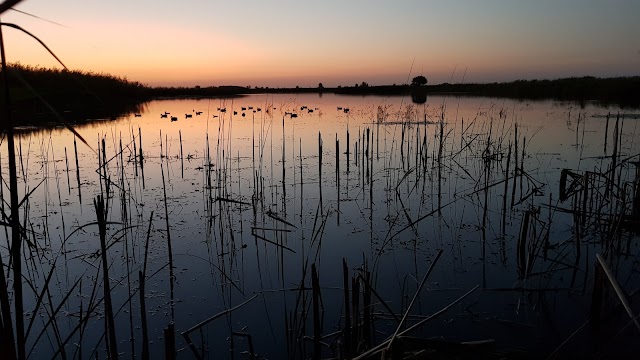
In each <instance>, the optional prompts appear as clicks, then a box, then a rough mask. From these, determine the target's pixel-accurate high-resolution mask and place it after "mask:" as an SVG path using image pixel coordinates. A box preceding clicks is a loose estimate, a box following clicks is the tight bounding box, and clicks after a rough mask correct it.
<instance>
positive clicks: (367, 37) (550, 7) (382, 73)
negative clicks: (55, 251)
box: [2, 0, 640, 86]
mask: <svg viewBox="0 0 640 360" xmlns="http://www.w3.org/2000/svg"><path fill="white" fill-rule="evenodd" d="M16 9H18V10H21V11H24V12H27V13H29V14H32V15H36V16H38V17H40V18H41V19H38V18H34V17H31V16H29V15H25V14H22V13H19V12H16V11H8V12H6V13H5V14H3V17H2V21H3V22H10V23H15V24H18V25H20V26H22V27H24V28H25V29H26V30H28V31H30V32H32V33H33V34H34V35H36V36H38V37H40V38H41V39H42V40H43V41H44V42H45V43H46V44H47V45H48V46H49V47H50V48H51V49H52V50H53V51H54V52H55V53H56V54H57V55H58V56H59V57H60V58H61V59H62V61H64V62H65V64H66V65H67V66H68V67H69V68H71V69H79V70H91V71H95V72H106V73H111V74H114V75H119V76H125V77H127V78H128V79H130V80H136V81H140V82H142V83H145V84H148V85H153V86H155V85H169V86H194V85H201V86H208V85H226V84H234V85H243V86H296V85H299V86H317V84H318V83H319V82H322V83H323V84H324V86H337V85H353V84H354V83H360V82H362V81H366V82H368V83H369V84H372V85H383V84H394V83H395V84H402V83H406V82H407V79H409V78H410V77H413V76H416V75H420V74H423V75H425V76H426V77H427V78H428V79H429V83H432V84H437V83H442V82H461V81H464V82H493V81H509V80H515V79H531V78H539V79H540V78H545V79H553V78H558V77H568V76H584V75H593V76H599V77H608V76H621V75H622V76H625V75H640V40H639V39H640V21H638V15H639V14H640V1H638V0H608V1H599V0H564V1H562V0H536V1H524V0H522V1H516V0H484V1H478V0H458V1H455V0H450V1H444V0H442V1H439V0H438V1H435V0H434V1H430V0H422V1H418V0H416V1H409V0H405V1H379V0H339V1H334V0H323V1H304V0H271V1H266V0H255V1H254V0H242V1H215V0H191V1H163V0H110V1H98V0H59V1H51V0H26V1H24V2H22V3H20V4H19V5H18V6H17V7H16ZM43 19H46V20H43ZM3 31H4V35H5V42H6V53H7V58H8V60H9V61H10V62H20V63H23V64H29V65H40V66H46V67H50V66H55V62H54V60H53V59H52V58H51V56H50V55H48V53H47V52H46V51H45V50H44V49H43V48H42V47H41V46H40V45H38V44H37V43H36V42H35V41H33V40H31V39H30V38H29V37H27V36H26V35H23V34H21V33H19V32H18V31H16V30H15V29H10V28H4V29H3Z"/></svg>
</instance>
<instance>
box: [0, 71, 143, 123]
mask: <svg viewBox="0 0 640 360" xmlns="http://www.w3.org/2000/svg"><path fill="white" fill-rule="evenodd" d="M7 78H8V81H9V93H10V98H11V109H12V115H13V117H14V122H15V124H16V125H18V126H20V125H34V124H45V123H51V122H55V123H59V122H60V121H62V120H64V121H65V122H69V123H74V122H78V121H83V120H85V119H87V118H93V119H98V118H110V117H114V116H116V115H118V114H120V113H124V112H134V111H137V110H138V109H139V108H140V104H141V103H142V102H144V101H146V100H149V99H150V96H149V89H148V88H147V87H146V86H144V85H143V84H141V83H139V82H135V81H129V80H127V79H124V78H120V77H116V76H113V75H109V74H98V73H92V72H82V71H69V70H64V69H62V70H61V69H47V68H42V67H34V66H27V65H21V64H12V65H10V66H9V68H8V77H7ZM0 91H4V88H2V90H0Z"/></svg>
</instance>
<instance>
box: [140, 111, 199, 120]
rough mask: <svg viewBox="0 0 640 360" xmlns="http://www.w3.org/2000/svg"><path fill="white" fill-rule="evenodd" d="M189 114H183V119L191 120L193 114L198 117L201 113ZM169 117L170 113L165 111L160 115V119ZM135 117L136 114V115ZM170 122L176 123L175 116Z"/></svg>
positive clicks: (176, 118)
mask: <svg viewBox="0 0 640 360" xmlns="http://www.w3.org/2000/svg"><path fill="white" fill-rule="evenodd" d="M191 112H192V113H191V114H184V118H185V119H188V118H192V117H193V113H195V114H196V116H198V115H202V111H195V110H191ZM169 115H171V113H170V112H168V111H165V112H164V113H162V114H160V118H169ZM136 116H137V114H136ZM171 121H178V117H177V116H171Z"/></svg>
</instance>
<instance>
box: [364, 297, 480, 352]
mask: <svg viewBox="0 0 640 360" xmlns="http://www.w3.org/2000/svg"><path fill="white" fill-rule="evenodd" d="M479 287H480V285H476V286H475V287H473V289H471V290H469V291H467V292H466V293H465V294H464V295H462V296H460V297H459V298H457V299H456V300H455V301H454V302H452V303H451V304H449V305H447V306H445V307H444V308H442V309H440V310H439V311H437V312H435V313H434V314H433V315H431V316H429V317H426V318H424V319H422V320H420V321H418V322H417V323H415V324H414V325H412V326H411V327H409V328H407V329H406V330H404V331H402V332H400V333H398V334H397V335H396V337H401V336H404V335H405V334H408V333H410V332H411V331H413V330H415V329H417V328H418V327H420V326H422V325H424V324H425V323H427V322H429V321H431V320H433V319H435V318H436V317H438V316H440V315H442V314H443V313H445V312H446V311H447V310H449V309H450V308H452V307H453V306H455V305H456V304H458V303H459V302H460V301H462V300H463V299H464V298H466V297H467V296H469V295H470V294H471V293H473V292H474V291H476V290H477V289H478V288H479ZM389 341H391V338H389V339H388V340H385V341H383V342H382V343H380V344H378V345H377V346H375V347H373V348H371V349H369V350H368V351H366V352H365V353H363V354H360V355H359V356H357V357H356V358H354V359H353V360H362V359H366V358H369V357H370V356H371V355H373V354H375V353H377V352H379V351H381V350H382V349H383V348H386V347H387V344H388V343H389Z"/></svg>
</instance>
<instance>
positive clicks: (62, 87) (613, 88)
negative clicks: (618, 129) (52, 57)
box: [0, 64, 640, 126]
mask: <svg viewBox="0 0 640 360" xmlns="http://www.w3.org/2000/svg"><path fill="white" fill-rule="evenodd" d="M8 78H9V82H10V96H11V101H12V105H11V108H12V113H13V116H14V119H15V121H16V124H17V125H18V126H20V125H44V124H52V123H53V124H59V123H60V122H62V121H64V122H68V123H75V122H80V121H85V120H87V119H105V118H106V119H108V118H115V117H116V116H118V115H120V114H123V113H133V112H139V111H140V109H141V104H142V103H144V102H145V101H148V100H152V99H158V98H181V97H185V98H187V97H232V96H241V95H243V94H256V93H334V94H342V95H380V96H411V98H412V100H413V102H414V103H424V102H426V99H427V95H429V94H438V95H443V94H450V95H456V96H490V97H504V98H516V99H532V100H542V99H555V100H566V101H577V102H580V103H583V104H584V103H586V102H592V101H593V102H597V103H600V104H602V105H605V106H608V105H613V106H621V107H626V108H638V107H640V95H638V94H640V76H634V77H618V78H596V77H581V78H566V79H557V80H518V81H513V82H508V83H489V84H449V83H444V84H438V85H416V84H412V85H383V86H370V85H368V84H367V83H366V82H362V83H361V84H356V85H354V86H344V87H343V86H339V87H335V88H325V87H323V86H322V85H321V84H320V85H319V86H318V87H315V88H300V87H295V88H269V87H266V88H263V87H260V88H258V87H256V88H251V87H241V86H210V87H200V86H196V87H191V88H189V87H155V88H153V87H149V86H146V85H144V84H141V83H139V82H137V81H130V80H127V79H126V78H121V77H116V76H113V75H109V74H100V73H92V72H81V71H68V70H59V69H46V68H41V67H33V66H25V65H21V64H12V65H10V67H9V76H8ZM2 91H3V90H2V89H0V92H2Z"/></svg>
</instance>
